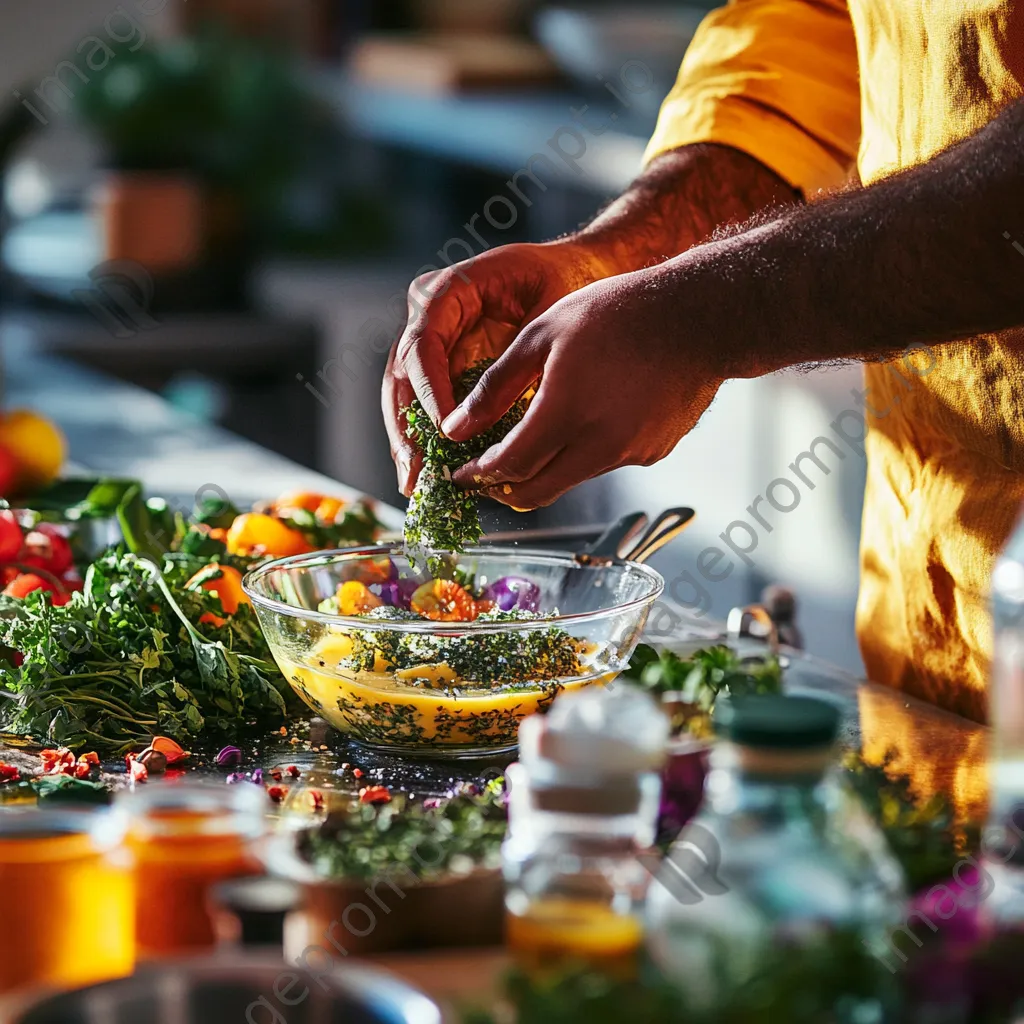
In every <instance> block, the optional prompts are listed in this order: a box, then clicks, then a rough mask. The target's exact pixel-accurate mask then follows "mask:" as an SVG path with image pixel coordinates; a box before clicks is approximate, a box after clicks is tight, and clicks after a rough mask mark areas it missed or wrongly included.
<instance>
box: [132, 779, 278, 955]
mask: <svg viewBox="0 0 1024 1024" xmlns="http://www.w3.org/2000/svg"><path fill="white" fill-rule="evenodd" d="M119 803H120V804H121V805H122V806H123V807H124V809H125V810H126V811H127V813H128V848H129V850H130V851H131V854H132V861H133V865H134V872H135V880H136V897H135V934H136V942H137V951H138V956H139V958H140V959H152V958H157V957H164V956H177V955H181V954H187V953H193V952H197V951H201V950H203V949H209V948H211V947H213V946H214V945H215V944H216V929H215V921H214V913H213V908H212V906H211V904H210V901H209V893H210V890H211V889H212V888H213V887H214V886H215V885H217V884H218V883H219V882H223V881H225V880H227V879H231V878H240V877H243V876H246V875H257V874H260V873H262V866H261V864H260V861H259V859H258V857H257V855H256V852H255V844H256V842H257V840H258V839H260V837H262V836H263V835H264V834H265V832H266V810H267V797H266V793H265V792H264V790H263V787H262V786H254V785H250V784H246V783H239V784H238V785H234V786H225V785H219V786H218V785H215V784H213V783H211V784H208V785H206V784H200V783H181V784H179V783H163V784H155V785H150V786H147V787H146V788H144V789H141V788H140V789H138V790H136V791H135V792H133V793H130V794H127V795H125V796H124V797H122V798H121V799H120V801H119Z"/></svg>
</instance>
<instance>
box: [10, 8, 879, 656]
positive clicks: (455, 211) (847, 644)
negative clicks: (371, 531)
mask: <svg viewBox="0 0 1024 1024" xmlns="http://www.w3.org/2000/svg"><path fill="white" fill-rule="evenodd" d="M712 6H714V4H713V3H712V2H710V0H708V2H707V3H693V4H681V3H663V4H658V3H655V2H651V0H640V2H636V3H627V2H625V0H608V2H589V3H588V2H576V3H573V2H569V0H567V2H565V3H560V2H558V0H553V2H542V0H125V2H124V3H121V4H116V5H115V4H114V3H113V0H4V3H3V6H2V9H0V108H2V114H0V178H2V213H0V254H2V256H0V263H2V279H0V341H2V345H3V349H4V354H5V360H6V363H7V373H8V375H11V374H14V375H17V373H18V366H19V363H18V360H19V359H23V358H24V359H29V358H30V355H26V353H29V354H32V353H35V354H38V353H40V352H42V353H45V354H46V355H47V356H48V357H49V356H51V355H52V356H56V357H57V358H58V359H59V360H61V365H67V364H68V361H70V363H71V364H73V365H75V366H80V367H87V368H89V369H90V370H93V371H100V372H101V373H103V374H106V375H113V376H115V377H117V378H120V379H121V380H123V381H126V382H129V383H130V384H133V385H137V386H138V387H140V388H144V389H147V390H148V391H149V392H153V393H156V394H159V395H160V396H162V398H163V399H165V400H166V401H167V402H168V403H170V404H171V405H172V406H174V407H176V409H177V410H179V411H180V413H181V414H183V415H185V416H187V417H190V418H191V420H192V421H194V422H198V423H201V424H209V425H210V429H211V430H212V429H213V428H214V427H216V426H219V427H224V428H227V429H228V430H230V431H233V432H236V433H238V434H240V435H242V436H243V437H246V438H248V439H249V440H251V441H253V442H255V443H257V444H259V445H262V446H264V447H265V448H268V449H270V450H272V451H274V452H276V453H278V454H279V455H281V456H284V457H286V458H288V459H291V460H294V461H296V462H298V463H301V464H303V465H305V466H308V467H311V468H314V469H317V470H319V471H321V472H323V473H326V474H327V475H329V476H331V477H334V478H336V479H338V480H341V481H343V482H345V483H347V484H350V485H352V486H354V487H357V488H360V489H362V490H364V491H366V492H367V493H369V494H372V495H375V496H377V497H379V498H381V499H383V500H385V501H388V502H391V503H394V504H401V501H400V498H399V495H398V493H397V491H396V489H395V483H394V472H393V468H392V465H391V461H390V457H389V454H388V447H387V442H386V439H385V434H384V430H383V425H382V422H381V417H380V411H379V397H378V396H379V380H380V377H381V374H382V372H383V367H384V363H385V359H386V351H387V347H388V344H389V342H390V341H391V340H392V339H393V338H394V337H395V336H396V334H397V332H398V329H399V325H400V323H401V322H402V320H404V317H405V292H406V288H407V286H408V283H409V281H410V280H411V279H412V278H413V277H414V276H415V275H416V274H417V273H420V272H422V271H423V270H425V269H430V268H434V267H437V266H441V265H444V264H445V263H450V262H454V261H457V260H460V259H463V258H465V257H467V256H470V255H474V254H476V253H479V252H481V251H483V249H485V248H489V247H493V246H497V245H501V244H505V243H508V242H513V241H524V240H534V241H539V240H543V239H547V238H550V237H552V236H555V235H559V234H562V233H564V232H567V231H571V230H573V229H574V228H576V227H577V226H578V225H580V224H581V223H583V222H585V221H587V220H588V219H589V218H590V217H592V216H593V215H594V214H595V213H596V212H597V211H598V210H599V209H600V208H601V207H602V206H603V205H604V204H606V203H607V202H608V201H609V200H610V199H612V198H613V197H614V196H616V195H617V194H618V193H619V192H621V191H622V190H623V189H624V188H625V187H626V186H627V185H628V183H629V182H630V180H631V179H632V178H633V176H634V175H635V174H636V173H637V171H638V170H639V166H640V158H641V154H642V152H643V149H644V144H645V141H646V138H647V135H648V134H649V132H650V130H651V129H652V127H653V124H654V120H655V118H656V115H657V110H658V107H659V104H660V102H661V99H662V98H663V96H664V95H665V93H666V92H667V91H668V89H669V88H670V86H671V84H672V81H673V79H674V76H675V72H676V69H677V67H678V64H679V61H680V59H681V57H682V55H683V53H684V51H685V49H686V46H687V44H688V42H689V40H690V38H691V37H692V34H693V32H694V29H695V28H696V26H697V25H698V24H699V22H700V19H701V17H702V16H703V14H704V13H706V11H707V10H708V9H709V8H710V7H712ZM684 330H685V325H680V331H681V334H680V340H681V343H682V341H683V338H684V334H683V331H684ZM635 340H636V342H637V343H642V339H635ZM681 358H682V357H681ZM25 365H28V364H27V363H26V364H25ZM624 372H628V367H627V368H625V370H624ZM77 379H78V378H76V377H75V376H74V375H73V374H70V375H65V376H61V378H60V381H57V379H56V377H55V378H54V379H53V380H47V381H41V380H39V381H33V382H32V385H33V387H34V388H35V389H36V390H37V391H39V392H40V393H42V392H43V391H45V390H47V389H49V391H48V394H47V395H46V396H44V397H43V398H41V401H43V402H44V404H45V403H46V402H49V403H50V405H51V406H53V405H56V404H59V403H60V402H62V401H65V400H66V401H72V400H73V401H75V402H76V403H77V405H78V407H79V408H82V409H84V410H85V413H84V417H83V418H82V419H81V421H80V422H81V423H82V427H81V429H80V431H75V432H72V436H71V437H70V441H71V448H72V455H73V456H75V457H76V458H80V459H81V461H83V462H87V461H88V459H89V456H90V454H91V453H90V451H89V448H90V446H93V447H95V446H96V445H102V443H103V442H102V438H101V437H98V436H94V435H93V434H91V433H90V432H89V430H88V420H89V416H90V409H94V410H95V414H96V416H97V417H99V416H100V414H101V412H102V413H103V414H104V415H107V416H109V415H110V411H109V409H108V410H103V409H101V406H102V404H103V402H104V398H103V396H102V394H101V392H100V391H99V390H96V391H95V392H92V393H90V389H89V388H85V387H78V389H77V391H76V393H75V394H73V395H72V394H71V393H70V392H71V390H73V389H75V388H76V384H75V381H76V380H77ZM86 379H88V380H97V379H99V378H96V377H88V378H82V380H86ZM859 382H860V373H859V370H858V369H857V368H856V367H850V368H840V369H830V370H828V371H822V372H815V373H810V374H795V373H786V374H778V375H775V376H773V377H771V378H766V379H763V380H760V381H741V382H734V383H731V384H729V385H728V386H726V387H725V388H724V389H723V390H722V393H721V395H720V397H719V398H718V400H717V401H716V402H715V404H714V406H713V407H712V409H711V410H710V411H709V413H708V414H707V415H706V416H705V418H704V420H703V421H702V423H701V425H700V426H699V428H698V429H697V430H696V431H695V432H694V433H693V434H692V435H691V436H690V437H688V438H686V439H685V440H684V441H683V442H682V444H680V446H679V447H678V449H677V450H676V452H675V453H673V455H672V456H671V457H670V458H669V459H667V460H665V461H664V462H662V463H661V464H660V465H658V466H655V467H652V468H649V469H627V470H622V471H619V472H617V473H614V474H611V475H609V476H607V477H605V478H602V479H600V480H597V481H594V482H592V483H590V484H589V485H586V486H585V487H582V488H580V489H579V490H578V491H577V492H576V493H574V494H572V495H569V496H567V497H566V498H564V499H563V500H562V501H560V502H558V503H557V504H556V505H554V506H552V507H551V508H550V509H545V510H541V511H539V512H537V513H533V514H530V515H529V516H528V517H525V518H524V517H521V516H515V515H514V514H513V513H509V512H506V511H504V510H502V509H499V508H497V507H495V508H492V509H490V510H489V512H488V523H489V525H490V526H491V527H492V528H494V529H508V528H510V527H512V526H514V525H519V524H526V525H530V526H550V525H557V526H573V525H577V524H584V523H594V522H602V523H603V522H607V521H609V520H611V519H613V518H614V517H615V516H617V515H618V514H620V513H622V512H625V511H629V510H632V509H634V508H643V509H646V510H647V511H649V512H656V511H658V510H659V509H660V508H661V507H664V506H667V505H677V504H688V505H692V506H693V507H694V508H696V510H697V512H698V519H697V521H696V523H695V525H694V526H693V527H692V528H691V529H690V531H689V532H688V533H687V534H686V535H684V538H683V539H681V540H680V541H678V542H677V543H676V544H674V545H673V546H672V547H671V548H670V549H668V550H667V551H666V552H664V553H663V554H662V556H661V557H660V561H658V562H656V563H655V564H656V565H657V567H658V568H660V569H661V570H662V571H663V572H665V573H666V575H667V576H669V578H670V579H678V580H679V582H678V584H677V585H676V586H675V587H674V588H672V590H671V593H672V596H673V597H674V598H675V599H676V600H677V601H678V602H681V603H682V604H683V606H684V607H685V606H687V605H689V607H690V610H691V612H692V611H693V609H694V608H695V607H696V608H697V610H698V612H699V613H700V614H711V615H714V616H719V617H721V616H723V615H724V614H725V612H726V611H727V610H728V608H729V607H730V606H732V605H734V604H737V603H741V602H743V601H747V600H751V599H755V598H757V596H758V595H759V593H760V591H761V589H762V587H763V586H764V585H765V584H766V583H768V582H782V583H786V584H789V585H790V586H792V587H793V588H794V589H795V591H796V593H797V595H798V598H799V600H800V602H801V611H800V622H801V625H802V626H803V629H804V632H805V634H806V639H807V646H808V649H809V650H810V651H812V652H813V653H816V654H819V655H821V656H824V657H826V658H829V659H830V660H832V661H835V662H837V663H839V664H841V665H843V666H844V667H846V668H850V669H853V670H858V669H859V666H860V662H859V657H858V655H857V651H856V645H855V641H854V638H853V607H854V600H855V595H856V587H857V540H858V534H859V528H860V501H861V494H862V489H863V471H864V462H863V457H862V456H861V455H860V454H859V453H858V451H857V450H856V448H857V446H856V445H855V444H853V445H849V446H846V447H842V448H841V449H840V450H841V451H842V452H843V453H844V457H843V458H842V459H839V458H837V457H836V456H835V455H834V453H831V450H825V449H821V448H819V449H818V452H819V454H820V455H821V456H822V459H823V461H824V462H825V463H827V468H828V469H829V470H830V471H829V472H828V473H827V475H826V474H825V473H824V472H821V471H820V470H818V469H815V468H814V467H813V466H812V467H810V469H809V473H810V475H811V480H812V483H813V487H812V486H810V485H808V484H806V483H800V482H799V480H797V478H796V477H795V476H794V473H793V471H792V470H791V469H789V467H790V465H791V463H793V461H794V459H796V457H797V456H798V455H799V454H800V453H801V452H803V451H806V450H807V449H808V446H809V445H810V444H811V443H812V442H813V441H814V439H815V438H817V437H819V436H822V435H824V436H827V437H830V438H832V440H833V441H835V440H836V435H835V432H834V431H832V430H831V428H830V424H831V423H832V422H833V421H834V420H835V419H836V417H837V416H838V415H840V414H842V413H843V412H844V411H845V410H851V409H852V410H857V409H858V407H857V405H856V402H855V401H854V398H853V397H852V395H851V388H853V387H856V386H858V385H859ZM62 387H63V388H65V389H67V390H68V393H67V394H66V395H65V396H62V395H60V394H55V393H54V392H55V391H56V390H58V389H59V388H62ZM90 402H92V403H93V405H92V406H90V404H89V403H90ZM858 411H859V410H858ZM615 414H616V415H628V414H629V412H628V410H616V411H615ZM855 419H856V417H855V416H853V414H848V415H847V425H846V426H845V428H844V429H846V430H847V432H855V431H854V428H853V427H851V426H850V425H849V424H850V423H852V422H853V421H854V420H855ZM172 443H173V441H172V440H171V439H169V438H167V437H163V438H161V437H156V436H153V435H150V434H146V433H145V432H143V431H140V432H139V435H138V437H137V443H136V444H135V446H134V449H133V451H132V453H131V454H132V456H133V457H134V458H135V459H136V460H138V461H144V460H145V459H147V458H149V457H153V456H154V455H155V454H156V451H157V448H158V447H159V448H162V449H164V454H166V449H167V448H168V447H169V446H170V445H172ZM179 457H180V458H181V459H184V460H187V457H188V453H187V452H182V453H179ZM805 469H806V466H805ZM780 478H788V479H789V480H791V481H794V480H797V484H798V491H799V494H800V497H799V504H797V505H796V506H795V507H793V508H792V509H791V511H789V512H785V513H783V512H781V511H778V510H775V509H772V508H770V507H769V506H765V505H763V504H762V514H763V515H764V516H765V518H766V521H767V524H768V526H767V527H766V526H764V525H763V524H758V523H757V522H756V521H755V520H754V519H753V518H752V515H751V513H750V512H748V511H747V510H748V507H749V506H751V504H752V503H753V502H754V500H755V499H756V498H757V497H758V495H764V494H765V493H766V489H768V488H769V486H770V485H771V484H772V482H773V481H775V480H778V479H780ZM169 486H170V484H169ZM784 490H785V489H783V491H784ZM783 491H779V490H778V488H776V493H777V494H778V496H779V502H780V504H782V505H784V506H785V505H791V504H792V502H793V497H792V492H789V493H783ZM267 492H268V493H269V492H270V489H269V488H267ZM766 508H767V512H764V511H763V510H764V509H766ZM737 521H746V522H747V523H749V524H751V528H752V529H753V530H754V533H755V536H756V549H753V548H752V543H753V542H752V541H751V538H750V536H749V534H746V533H744V532H743V531H742V529H740V528H739V527H736V528H734V529H733V530H732V533H731V536H732V537H733V538H735V539H737V540H738V541H739V543H740V544H742V545H743V546H745V547H747V548H750V549H751V550H750V554H749V556H748V559H747V560H748V561H749V563H750V564H746V563H741V562H738V564H737V568H736V570H735V571H734V572H732V573H731V574H730V576H729V577H728V578H727V579H726V580H724V581H723V582H720V583H716V584H703V583H702V584H701V586H702V591H703V592H698V591H696V590H695V588H694V587H693V586H691V585H690V584H689V583H687V582H686V581H687V578H689V579H697V580H699V579H700V577H699V575H698V573H697V569H696V556H697V554H698V553H699V552H700V550H701V549H702V548H704V547H705V546H706V545H708V544H713V543H717V544H719V545H721V542H720V541H719V540H718V537H719V535H720V534H722V533H723V532H728V531H729V528H730V524H732V523H734V522H737ZM679 574H683V575H682V576H680V575H679ZM686 574H689V577H687V575H686Z"/></svg>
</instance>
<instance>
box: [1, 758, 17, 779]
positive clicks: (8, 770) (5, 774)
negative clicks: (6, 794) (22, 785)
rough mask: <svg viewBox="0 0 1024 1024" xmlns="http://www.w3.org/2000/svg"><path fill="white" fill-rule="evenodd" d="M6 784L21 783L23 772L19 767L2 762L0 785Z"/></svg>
mask: <svg viewBox="0 0 1024 1024" xmlns="http://www.w3.org/2000/svg"><path fill="white" fill-rule="evenodd" d="M5 782H21V772H20V771H18V766H17V765H13V764H6V763H5V762H3V761H0V784H3V783H5Z"/></svg>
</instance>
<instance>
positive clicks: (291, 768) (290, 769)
mask: <svg viewBox="0 0 1024 1024" xmlns="http://www.w3.org/2000/svg"><path fill="white" fill-rule="evenodd" d="M286 771H287V772H288V774H289V775H290V776H291V777H292V778H293V779H297V778H298V777H299V776H300V775H301V774H302V772H300V771H299V769H298V768H296V767H295V765H293V764H290V765H288V767H287V769H286Z"/></svg>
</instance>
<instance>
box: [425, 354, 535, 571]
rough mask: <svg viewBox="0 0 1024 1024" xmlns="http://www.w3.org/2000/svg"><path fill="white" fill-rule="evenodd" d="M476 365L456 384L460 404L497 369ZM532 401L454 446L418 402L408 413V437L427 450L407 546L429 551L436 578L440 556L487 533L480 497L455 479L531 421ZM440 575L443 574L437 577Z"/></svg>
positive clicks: (484, 363)
mask: <svg viewBox="0 0 1024 1024" xmlns="http://www.w3.org/2000/svg"><path fill="white" fill-rule="evenodd" d="M493 362H494V360H493V359H484V360H481V361H480V362H478V363H474V364H473V365H472V366H471V367H469V368H468V369H467V370H466V371H465V373H463V374H462V376H461V377H459V379H458V381H457V382H456V384H455V399H456V401H461V400H462V399H463V398H465V397H466V395H468V394H469V393H470V392H471V391H472V390H473V388H474V387H475V386H476V383H477V381H479V380H480V378H481V376H483V373H484V371H485V370H486V369H487V367H488V366H490V365H491V363H493ZM528 405H529V400H528V399H527V398H525V397H523V398H520V399H519V400H518V401H517V402H516V403H515V404H514V405H513V406H512V408H511V409H509V410H508V412H506V413H505V415H504V416H502V417H501V419H500V420H498V422H497V423H495V425H494V426H493V427H491V428H490V429H489V430H485V431H484V432H483V433H482V434H478V435H477V436H476V437H472V438H470V439H469V440H468V441H451V440H449V439H448V438H447V437H445V436H444V435H443V434H442V433H440V431H438V429H437V428H436V427H435V426H434V424H433V423H432V422H431V419H430V417H429V416H428V415H427V414H426V412H425V411H424V409H423V406H422V405H420V403H419V402H418V401H414V402H413V403H412V405H411V406H410V407H409V408H408V409H406V410H405V417H406V423H407V428H406V432H407V434H408V435H409V437H411V438H413V439H415V441H416V442H417V444H419V446H420V447H421V448H422V449H423V469H422V471H421V472H420V477H419V480H418V481H417V484H416V489H415V491H414V492H413V495H412V497H411V498H410V499H409V510H408V512H407V513H406V517H405V545H406V549H407V551H408V552H410V553H412V552H422V551H427V552H430V553H431V554H430V555H428V562H427V564H428V566H430V568H431V571H432V572H434V563H435V561H436V560H437V555H436V554H433V553H435V552H446V551H456V552H458V551H465V550H466V548H467V547H468V546H469V545H472V544H476V543H477V541H479V540H480V536H481V534H482V532H483V531H482V529H481V526H480V517H479V514H478V511H477V499H476V495H475V494H474V493H472V492H470V491H464V490H462V489H461V488H459V487H456V486H455V484H453V483H452V473H453V472H454V471H455V470H456V469H458V468H459V467H460V466H464V465H465V464H466V463H467V462H469V461H470V460H471V459H474V458H476V457H477V456H478V455H482V454H483V453H484V452H485V451H487V449H488V448H490V447H491V446H492V445H494V444H497V443H498V442H499V441H500V440H501V439H502V438H503V437H504V436H505V435H506V434H507V433H508V432H509V431H510V430H511V429H512V428H513V427H514V426H515V425H516V424H517V423H518V422H519V421H520V420H521V419H522V418H523V416H525V415H526V409H527V406H528ZM435 575H438V572H435Z"/></svg>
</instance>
